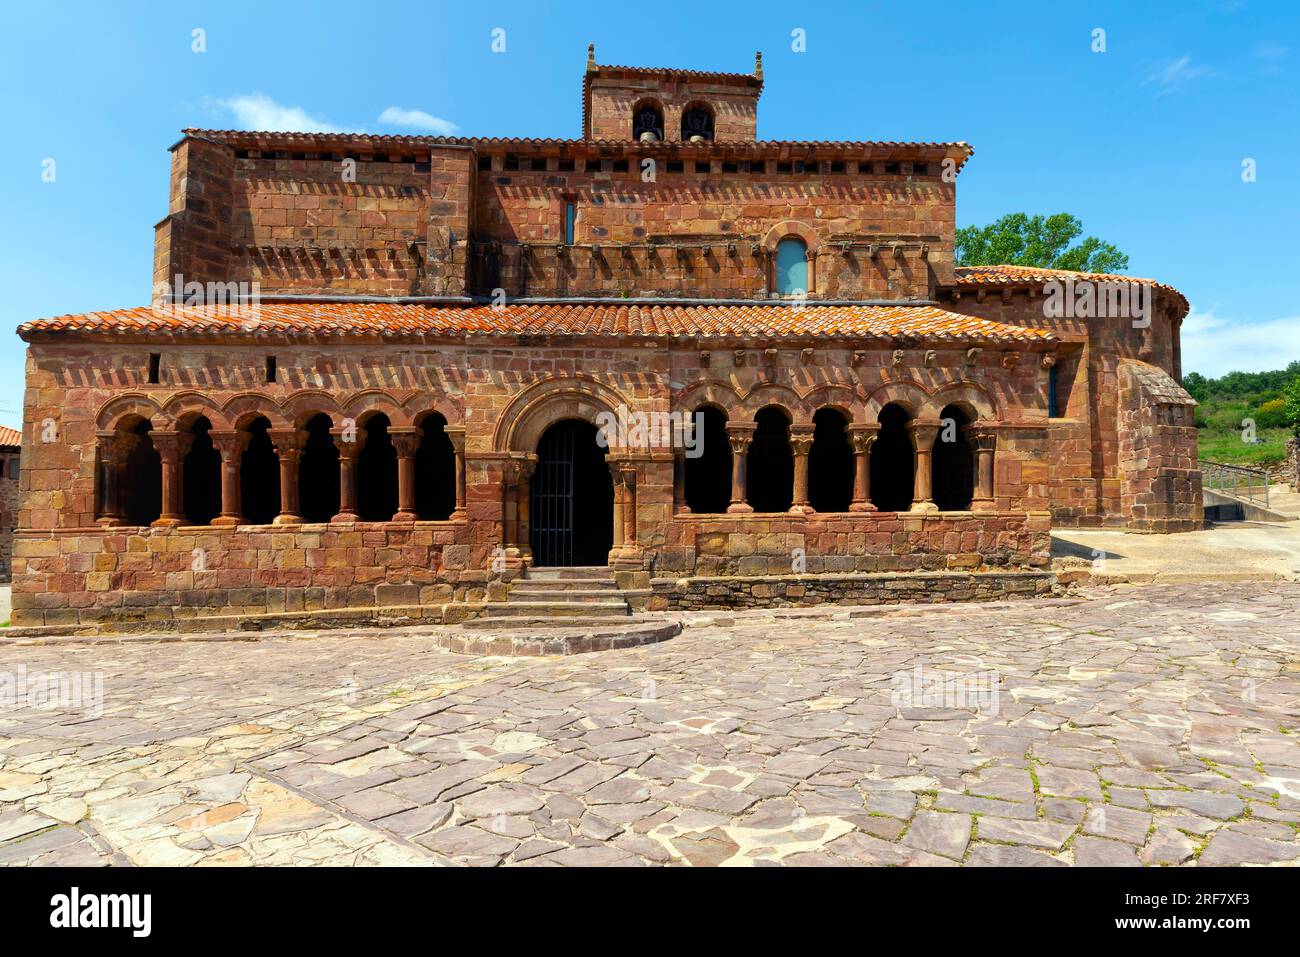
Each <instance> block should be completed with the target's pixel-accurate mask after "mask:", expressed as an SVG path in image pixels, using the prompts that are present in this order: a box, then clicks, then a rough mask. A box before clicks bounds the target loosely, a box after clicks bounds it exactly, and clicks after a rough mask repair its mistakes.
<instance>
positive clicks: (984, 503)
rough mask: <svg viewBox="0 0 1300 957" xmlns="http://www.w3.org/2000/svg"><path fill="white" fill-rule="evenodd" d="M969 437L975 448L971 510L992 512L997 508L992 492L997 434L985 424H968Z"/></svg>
mask: <svg viewBox="0 0 1300 957" xmlns="http://www.w3.org/2000/svg"><path fill="white" fill-rule="evenodd" d="M968 428H969V432H970V435H969V438H970V442H971V445H972V447H973V448H974V450H975V495H974V497H973V498H972V499H971V504H970V507H971V511H972V512H992V511H995V510H996V509H997V502H996V500H995V499H994V492H993V456H994V453H995V451H996V449H997V441H998V436H997V433H996V432H994V431H993V430H992V429H991V428H988V427H987V426H983V427H981V426H979V425H975V426H969V427H968Z"/></svg>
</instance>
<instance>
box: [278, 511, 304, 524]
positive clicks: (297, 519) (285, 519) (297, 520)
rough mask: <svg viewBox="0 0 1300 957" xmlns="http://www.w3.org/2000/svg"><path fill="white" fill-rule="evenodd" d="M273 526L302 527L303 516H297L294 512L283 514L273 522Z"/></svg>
mask: <svg viewBox="0 0 1300 957" xmlns="http://www.w3.org/2000/svg"><path fill="white" fill-rule="evenodd" d="M271 524H272V525H301V524H303V521H302V516H301V515H295V514H293V512H281V513H280V514H279V515H277V516H276V517H275V518H273V519H272V520H271Z"/></svg>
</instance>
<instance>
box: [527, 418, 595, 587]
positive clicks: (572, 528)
mask: <svg viewBox="0 0 1300 957" xmlns="http://www.w3.org/2000/svg"><path fill="white" fill-rule="evenodd" d="M596 434H597V432H596V427H595V426H594V425H592V424H591V423H590V422H584V421H582V420H580V419H565V420H564V421H562V422H556V423H555V424H554V425H552V426H551V427H550V428H548V429H547V430H546V431H545V432H543V433H542V437H541V439H540V440H539V441H538V443H537V467H536V469H535V470H534V472H533V478H532V491H531V497H530V500H529V531H528V535H529V544H530V546H531V547H532V550H533V563H534V564H535V565H538V566H555V565H561V566H567V565H605V564H608V562H609V552H610V549H611V548H613V547H614V483H613V480H612V479H611V478H610V474H609V468H608V467H607V466H606V464H605V449H603V448H601V446H600V445H599V443H597V441H596Z"/></svg>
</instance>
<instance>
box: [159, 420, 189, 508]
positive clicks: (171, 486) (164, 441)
mask: <svg viewBox="0 0 1300 957" xmlns="http://www.w3.org/2000/svg"><path fill="white" fill-rule="evenodd" d="M149 438H150V439H151V440H152V441H153V447H154V448H155V449H157V451H158V457H159V458H160V459H162V514H161V515H159V516H158V518H156V519H155V520H154V521H153V523H152V524H153V525H154V526H156V527H159V528H165V527H167V526H172V525H184V524H185V515H184V514H183V513H182V511H181V461H182V460H183V459H184V458H185V453H186V452H188V451H189V450H190V446H191V445H192V444H193V443H194V436H193V435H191V434H190V433H188V432H159V431H158V430H157V429H153V430H151V431H150V432H149Z"/></svg>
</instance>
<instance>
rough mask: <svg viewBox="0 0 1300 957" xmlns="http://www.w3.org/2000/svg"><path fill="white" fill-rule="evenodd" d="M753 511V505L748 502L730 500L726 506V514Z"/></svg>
mask: <svg viewBox="0 0 1300 957" xmlns="http://www.w3.org/2000/svg"><path fill="white" fill-rule="evenodd" d="M753 511H754V507H753V506H752V505H750V504H749V503H748V502H732V503H731V504H730V505H728V506H727V514H728V515H748V514H750V513H751V512H753Z"/></svg>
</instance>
